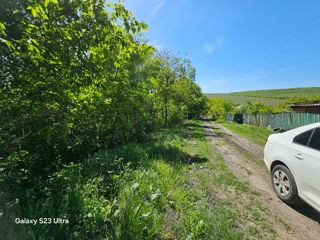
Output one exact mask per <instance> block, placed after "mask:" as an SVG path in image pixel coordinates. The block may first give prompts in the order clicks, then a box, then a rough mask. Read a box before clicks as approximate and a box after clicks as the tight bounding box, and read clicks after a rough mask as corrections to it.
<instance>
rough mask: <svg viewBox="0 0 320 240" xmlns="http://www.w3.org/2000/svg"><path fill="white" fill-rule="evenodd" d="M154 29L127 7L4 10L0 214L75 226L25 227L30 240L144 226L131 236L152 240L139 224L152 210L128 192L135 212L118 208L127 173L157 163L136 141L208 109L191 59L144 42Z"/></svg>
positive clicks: (45, 2) (17, 3)
mask: <svg viewBox="0 0 320 240" xmlns="http://www.w3.org/2000/svg"><path fill="white" fill-rule="evenodd" d="M146 30H147V25H146V24H145V23H143V22H138V21H137V20H136V19H135V17H134V16H133V14H132V13H131V12H130V11H129V10H128V9H126V8H125V7H124V6H123V4H122V3H121V2H118V3H117V4H111V3H109V4H106V3H105V1H104V0H97V1H86V0H78V1H71V0H61V1H57V0H34V1H33V0H32V1H31V0H9V1H5V2H4V3H3V5H2V6H1V9H0V61H1V66H0V111H1V112H0V194H3V195H5V196H6V197H5V198H4V199H5V200H3V201H1V202H0V205H1V206H0V215H1V214H2V213H3V211H4V209H6V207H4V206H8V204H9V203H12V204H11V205H12V206H13V205H14V206H16V209H17V213H12V215H15V214H18V213H20V212H21V216H28V218H32V217H33V218H38V217H43V216H47V217H49V216H52V217H61V218H68V219H69V221H70V224H69V225H68V226H67V227H64V226H61V225H51V226H45V225H37V226H36V227H35V228H33V229H32V231H29V230H30V229H25V228H23V227H22V229H20V230H19V231H20V232H21V235H25V236H26V238H34V237H33V236H37V238H39V239H41V238H46V236H47V235H48V234H49V236H52V238H57V239H66V235H67V236H70V239H78V238H83V239H97V238H98V239H99V237H100V236H105V235H106V232H107V231H108V228H109V229H113V230H114V231H115V232H110V236H113V237H114V236H120V235H119V234H120V233H121V234H122V231H120V230H121V229H122V227H127V225H126V224H129V225H130V224H132V225H134V224H138V225H137V226H134V227H132V229H134V230H130V231H129V232H128V233H127V234H128V235H126V236H134V235H135V234H136V233H138V232H139V233H141V234H142V235H137V236H140V237H141V238H143V237H145V238H149V237H150V236H153V235H152V234H153V233H151V235H149V233H145V230H144V227H145V226H144V225H143V224H142V223H141V224H140V223H139V221H138V220H137V219H136V216H138V215H137V214H138V212H141V210H142V209H144V208H145V210H147V206H141V207H140V208H141V209H140V208H139V209H140V210H139V211H138V210H137V209H136V208H134V209H133V210H132V209H131V208H130V207H131V206H132V207H133V205H134V202H132V203H129V202H130V201H129V198H128V197H125V194H124V193H123V194H122V193H121V194H120V195H119V196H123V198H128V200H126V201H128V205H127V206H126V207H128V208H125V206H120V205H117V204H116V202H115V201H114V200H115V198H114V196H115V195H117V196H118V193H119V187H120V186H121V187H122V188H123V189H127V185H126V186H125V184H122V183H121V182H120V179H122V177H123V174H125V172H126V169H127V168H129V166H130V169H136V168H137V166H140V165H142V164H143V163H142V162H143V161H145V160H146V159H148V160H150V159H149V158H148V155H147V154H148V148H147V147H146V148H147V149H146V150H143V149H141V147H139V146H138V145H135V143H137V142H140V143H141V142H144V141H147V140H148V138H150V132H151V130H152V129H154V128H157V127H159V126H163V125H168V124H169V123H175V122H178V121H181V120H182V119H185V118H193V117H198V116H200V114H202V112H203V111H204V110H205V107H206V100H205V97H204V96H203V94H202V93H201V91H200V88H199V87H198V86H197V85H196V83H195V82H194V80H195V69H194V68H193V67H192V66H191V64H190V61H189V60H188V59H183V58H178V57H175V56H173V54H172V53H169V52H166V53H158V52H156V50H155V49H154V48H153V47H151V46H149V45H148V44H147V42H146V41H145V40H143V39H141V35H140V34H141V32H142V31H146ZM128 142H132V144H127V145H125V146H123V147H122V148H121V150H119V146H120V145H123V144H126V143H128ZM144 147H145V146H144ZM102 149H104V151H102ZM105 149H109V150H105ZM111 149H112V150H111ZM167 150H168V154H167V155H168V156H169V155H170V156H171V157H173V158H174V159H175V160H176V159H180V158H184V155H183V154H182V153H181V152H179V151H178V150H177V149H175V148H169V149H167ZM150 154H153V152H152V153H150ZM88 155H89V157H88ZM85 159H86V160H85ZM170 160H172V159H170ZM127 164H128V165H127ZM131 176H133V175H130V177H131ZM146 176H149V175H147V174H146ZM150 178H151V179H150V181H153V180H152V174H151V175H150ZM128 181H129V180H128ZM130 181H131V180H130ZM159 184H160V183H159ZM141 186H142V185H141ZM153 190H154V192H153V194H158V192H157V188H156V189H153ZM128 191H129V190H128ZM153 196H154V197H152V199H151V200H152V201H158V200H157V199H158V197H156V195H153ZM16 199H19V201H20V202H18V203H15V201H16ZM110 199H112V201H111V200H110ZM159 199H160V197H159ZM22 200H23V201H22ZM110 201H111V202H110ZM130 204H132V205H130ZM121 207H122V208H123V209H122V212H121V214H122V215H119V216H118V215H117V214H118V213H119V211H120V210H121ZM135 207H136V206H135ZM12 209H13V208H12ZM130 209H131V210H132V211H131V210H130ZM135 209H136V210H135ZM150 209H151V210H152V211H155V210H154V209H158V210H157V211H160V210H159V208H152V207H151V208H150ZM117 210H118V212H117ZM130 211H131V212H130ZM7 212H8V211H6V213H7ZM125 213H126V214H127V215H125ZM146 213H147V212H145V213H143V214H146ZM6 216H7V217H8V216H9V215H6ZM152 216H153V215H152ZM140 217H141V216H140V215H139V218H140ZM159 217H161V215H159ZM0 218H1V216H0ZM8 218H9V217H8ZM108 219H109V220H110V221H109V220H108ZM143 219H148V217H147V216H145V218H141V219H140V220H141V222H143ZM152 219H153V220H155V217H154V218H152ZM148 221H149V223H148V224H149V225H148V228H150V229H151V228H152V227H154V225H152V226H151V223H152V221H151V220H148ZM117 224H118V225H117ZM3 226H6V225H3ZM130 226H131V225H130ZM155 227H156V228H157V226H155ZM117 229H118V230H117ZM119 231H120V232H119ZM150 231H151V232H156V230H154V229H153V230H150ZM13 232H15V230H13ZM17 232H18V231H17ZM25 232H28V234H27V235H26V234H25ZM124 234H126V233H124ZM144 234H147V235H144ZM121 236H122V235H121ZM114 238H116V237H114Z"/></svg>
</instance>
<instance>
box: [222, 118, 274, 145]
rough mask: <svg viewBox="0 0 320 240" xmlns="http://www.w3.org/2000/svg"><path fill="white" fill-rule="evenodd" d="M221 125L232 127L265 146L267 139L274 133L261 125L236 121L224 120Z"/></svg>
mask: <svg viewBox="0 0 320 240" xmlns="http://www.w3.org/2000/svg"><path fill="white" fill-rule="evenodd" d="M221 125H223V126H224V127H226V128H228V129H230V130H231V131H234V132H236V133H239V134H240V135H242V136H244V137H245V138H247V139H248V140H250V141H252V142H254V143H256V144H258V145H260V146H264V142H265V140H266V139H267V137H268V136H269V135H270V134H271V133H272V131H270V130H268V129H267V128H265V127H261V126H254V125H248V124H238V123H234V122H223V123H221Z"/></svg>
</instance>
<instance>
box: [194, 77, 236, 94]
mask: <svg viewBox="0 0 320 240" xmlns="http://www.w3.org/2000/svg"><path fill="white" fill-rule="evenodd" d="M229 82H232V79H227V78H223V79H216V80H212V81H207V82H205V83H203V84H200V86H201V89H202V91H203V92H215V90H213V89H215V88H216V87H217V86H218V85H223V84H224V83H229Z"/></svg>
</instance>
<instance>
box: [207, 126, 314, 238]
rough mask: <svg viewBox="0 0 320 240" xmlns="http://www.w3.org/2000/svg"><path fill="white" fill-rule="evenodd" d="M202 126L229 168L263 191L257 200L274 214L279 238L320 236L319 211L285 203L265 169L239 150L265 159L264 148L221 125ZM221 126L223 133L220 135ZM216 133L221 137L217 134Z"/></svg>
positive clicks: (271, 219)
mask: <svg viewBox="0 0 320 240" xmlns="http://www.w3.org/2000/svg"><path fill="white" fill-rule="evenodd" d="M203 126H204V130H205V131H206V133H207V136H208V137H209V138H211V141H212V144H214V145H215V147H216V148H217V150H218V151H219V152H220V154H221V155H222V157H223V158H224V160H225V163H226V164H227V166H228V167H229V168H230V170H231V171H233V173H234V174H235V175H236V176H237V177H238V178H239V179H241V180H242V181H248V182H249V183H250V187H251V188H252V190H255V191H257V192H259V193H260V194H261V195H260V196H257V199H258V200H259V201H260V202H261V203H262V204H263V205H264V206H265V207H267V208H268V209H269V211H270V213H271V215H273V216H271V218H270V219H269V221H271V223H272V224H273V227H274V229H275V230H276V231H277V234H278V235H279V236H280V237H282V238H285V239H296V240H304V239H305V240H307V239H308V240H309V239H315V240H316V239H320V225H319V223H320V213H318V212H317V211H316V210H314V209H312V208H311V207H309V206H308V205H306V204H305V205H302V206H300V207H294V208H293V207H290V206H288V205H286V204H285V203H283V202H282V201H281V200H280V199H279V198H278V197H277V195H276V194H275V193H274V191H273V188H272V186H271V182H270V175H269V174H268V173H267V171H266V169H265V168H263V167H262V166H259V165H258V164H257V163H255V162H253V161H252V160H249V159H248V158H247V157H245V156H244V155H243V154H241V152H240V151H239V149H240V150H242V151H245V152H247V153H249V154H250V155H252V156H253V157H254V158H255V159H256V160H257V161H263V147H261V146H259V145H256V144H254V143H251V142H249V141H248V140H247V139H245V138H243V137H241V136H239V135H237V134H235V133H234V132H232V131H230V130H229V129H226V128H225V127H223V126H221V125H220V124H216V123H212V122H208V121H204V123H203ZM218 129H219V130H220V131H222V133H223V134H219V130H218ZM217 130H218V131H217ZM217 135H219V137H215V136H217ZM237 148H238V149H237ZM286 224H287V225H286ZM288 226H290V228H289V227H288ZM292 230H293V231H292Z"/></svg>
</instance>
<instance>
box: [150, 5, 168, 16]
mask: <svg viewBox="0 0 320 240" xmlns="http://www.w3.org/2000/svg"><path fill="white" fill-rule="evenodd" d="M165 3H166V2H165V1H161V2H159V4H157V5H156V6H155V7H154V8H153V10H152V11H151V14H150V17H151V18H155V17H156V16H157V15H158V13H159V11H160V9H161V8H162V7H163V6H164V4H165Z"/></svg>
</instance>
